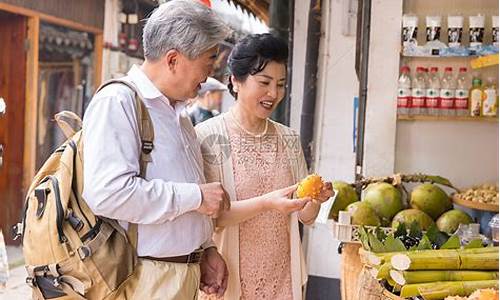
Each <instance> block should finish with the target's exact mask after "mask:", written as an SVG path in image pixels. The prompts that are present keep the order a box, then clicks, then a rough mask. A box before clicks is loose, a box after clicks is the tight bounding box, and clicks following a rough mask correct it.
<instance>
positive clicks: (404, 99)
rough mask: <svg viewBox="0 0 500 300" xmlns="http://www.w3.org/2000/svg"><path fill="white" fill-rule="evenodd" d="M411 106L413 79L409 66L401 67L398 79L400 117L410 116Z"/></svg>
mask: <svg viewBox="0 0 500 300" xmlns="http://www.w3.org/2000/svg"><path fill="white" fill-rule="evenodd" d="M410 106H411V77H410V68H409V67H408V66H403V67H401V75H400V76H399V79H398V115H408V113H409V109H410Z"/></svg>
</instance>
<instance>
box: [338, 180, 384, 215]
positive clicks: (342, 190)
mask: <svg viewBox="0 0 500 300" xmlns="http://www.w3.org/2000/svg"><path fill="white" fill-rule="evenodd" d="M332 187H333V190H334V191H335V193H336V197H335V202H334V203H333V205H332V208H331V210H330V215H329V218H330V219H334V220H335V221H336V220H337V219H338V216H339V211H340V210H344V209H346V207H347V206H348V205H349V204H351V203H354V202H357V201H359V197H358V194H357V193H356V190H355V189H354V188H353V187H352V186H351V185H350V184H348V183H347V182H343V181H334V182H332ZM379 222H380V221H379Z"/></svg>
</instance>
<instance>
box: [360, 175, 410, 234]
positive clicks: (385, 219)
mask: <svg viewBox="0 0 500 300" xmlns="http://www.w3.org/2000/svg"><path fill="white" fill-rule="evenodd" d="M363 202H365V203H367V204H369V205H370V206H371V207H372V208H373V210H375V212H376V213H377V215H378V216H379V217H380V219H381V221H382V225H384V226H385V225H389V224H390V222H391V220H392V218H393V217H394V215H396V214H397V213H398V212H399V211H401V210H402V209H403V203H402V202H401V193H400V192H399V190H398V189H397V188H395V187H394V186H393V185H391V184H389V183H386V182H377V183H372V184H370V185H369V186H368V187H367V188H366V189H365V192H364V196H363Z"/></svg>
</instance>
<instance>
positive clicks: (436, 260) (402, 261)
mask: <svg viewBox="0 0 500 300" xmlns="http://www.w3.org/2000/svg"><path fill="white" fill-rule="evenodd" d="M391 265H392V267H393V268H394V269H396V270H399V271H406V270H497V269H498V252H496V253H495V252H490V253H472V254H471V253H465V251H464V250H460V249H457V250H453V251H440V250H434V253H428V252H427V253H419V252H417V251H416V252H415V253H406V254H396V255H394V256H392V258H391Z"/></svg>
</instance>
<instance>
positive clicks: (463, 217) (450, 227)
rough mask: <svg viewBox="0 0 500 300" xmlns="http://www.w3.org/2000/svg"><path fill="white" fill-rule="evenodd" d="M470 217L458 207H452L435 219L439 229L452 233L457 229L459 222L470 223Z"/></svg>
mask: <svg viewBox="0 0 500 300" xmlns="http://www.w3.org/2000/svg"><path fill="white" fill-rule="evenodd" d="M472 222H473V220H472V218H471V217H470V216H469V215H468V214H467V213H465V212H463V211H461V210H459V209H452V210H449V211H447V212H445V213H444V214H442V215H441V216H440V217H439V218H438V219H437V221H436V225H437V227H438V229H439V230H441V231H444V232H446V233H449V234H452V233H454V232H455V231H457V229H458V225H460V224H470V223H472Z"/></svg>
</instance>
